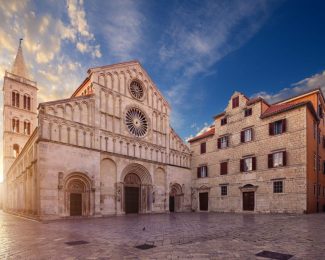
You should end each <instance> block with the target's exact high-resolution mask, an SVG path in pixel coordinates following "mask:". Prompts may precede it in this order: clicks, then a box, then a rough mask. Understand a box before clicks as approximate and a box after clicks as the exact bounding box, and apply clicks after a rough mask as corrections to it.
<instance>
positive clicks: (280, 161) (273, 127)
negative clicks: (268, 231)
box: [189, 89, 325, 213]
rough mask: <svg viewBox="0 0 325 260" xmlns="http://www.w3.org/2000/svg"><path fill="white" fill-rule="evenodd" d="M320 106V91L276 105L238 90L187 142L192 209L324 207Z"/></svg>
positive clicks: (308, 210) (292, 210) (310, 209)
mask: <svg viewBox="0 0 325 260" xmlns="http://www.w3.org/2000/svg"><path fill="white" fill-rule="evenodd" d="M323 110H324V98H323V94H322V92H321V90H319V89H316V90H312V91H309V92H307V93H304V94H302V95H300V96H297V97H294V98H292V99H288V100H285V101H283V102H279V103H277V104H273V105H270V104H268V103H267V102H266V101H265V100H263V99H262V98H256V99H248V98H247V97H246V96H245V95H243V94H241V93H239V92H235V93H234V94H233V96H232V97H231V98H230V101H229V103H228V106H227V107H226V109H225V111H224V112H223V113H221V114H219V115H217V116H215V118H214V120H215V122H214V125H213V126H211V128H210V130H209V131H207V132H205V133H204V134H202V135H200V136H197V137H195V138H193V139H192V140H190V141H189V142H190V143H191V151H192V159H191V162H192V164H191V168H192V179H193V183H192V196H193V198H194V200H193V203H192V208H193V210H195V211H219V212H245V211H253V212H266V213H269V212H271V213H272V212H276V213H311V212H317V211H322V210H324V209H325V207H324V205H325V178H324V173H325V170H324V169H325V168H324V167H325V165H324V155H323V154H324V147H325V146H324V137H322V136H323V135H324V118H323V116H322V115H323ZM316 158H319V159H318V162H317V160H316Z"/></svg>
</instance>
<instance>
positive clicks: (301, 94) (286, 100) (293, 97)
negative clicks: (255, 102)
mask: <svg viewBox="0 0 325 260" xmlns="http://www.w3.org/2000/svg"><path fill="white" fill-rule="evenodd" d="M314 92H319V93H320V94H321V97H322V99H323V102H324V103H325V98H324V95H323V91H322V89H321V88H319V87H318V88H313V89H310V90H307V91H304V92H302V93H300V94H297V95H294V96H292V97H289V98H286V99H283V100H280V101H278V102H275V103H273V104H272V105H277V104H281V103H287V102H289V101H292V100H295V99H298V98H301V97H304V96H308V95H310V94H313V93H314Z"/></svg>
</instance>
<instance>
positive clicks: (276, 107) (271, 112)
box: [261, 101, 309, 118]
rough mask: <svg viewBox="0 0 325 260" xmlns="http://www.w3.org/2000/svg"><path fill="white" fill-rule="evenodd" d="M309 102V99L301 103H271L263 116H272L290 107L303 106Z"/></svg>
mask: <svg viewBox="0 0 325 260" xmlns="http://www.w3.org/2000/svg"><path fill="white" fill-rule="evenodd" d="M307 103H309V101H304V102H299V103H283V104H279V105H271V106H270V107H269V108H268V109H267V110H266V111H265V112H264V113H263V114H262V115H261V118H265V117H268V116H272V115H275V114H278V113H281V112H284V111H288V110H290V109H293V108H296V107H299V106H303V105H306V104H307Z"/></svg>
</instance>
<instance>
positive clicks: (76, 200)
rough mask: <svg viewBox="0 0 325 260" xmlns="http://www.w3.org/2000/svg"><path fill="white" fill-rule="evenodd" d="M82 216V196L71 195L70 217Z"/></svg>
mask: <svg viewBox="0 0 325 260" xmlns="http://www.w3.org/2000/svg"><path fill="white" fill-rule="evenodd" d="M81 215H82V194H81V193H70V216H81Z"/></svg>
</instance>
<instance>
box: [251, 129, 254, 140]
mask: <svg viewBox="0 0 325 260" xmlns="http://www.w3.org/2000/svg"><path fill="white" fill-rule="evenodd" d="M251 139H252V140H251V141H253V140H254V129H253V128H251Z"/></svg>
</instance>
